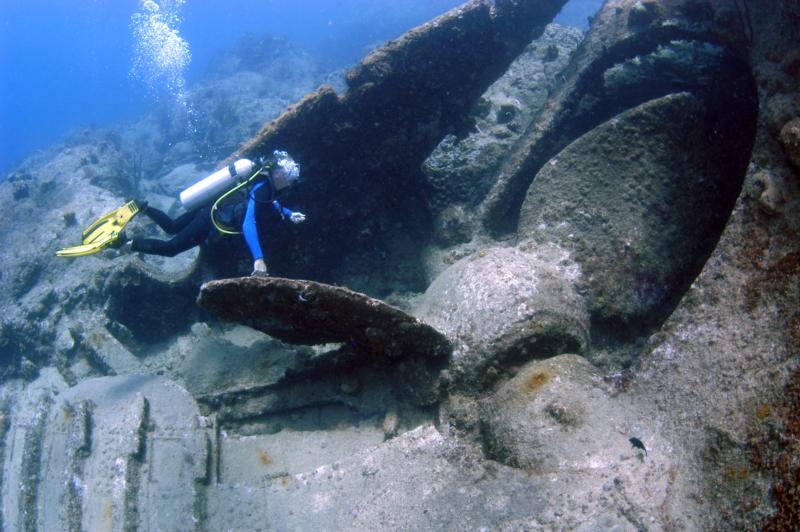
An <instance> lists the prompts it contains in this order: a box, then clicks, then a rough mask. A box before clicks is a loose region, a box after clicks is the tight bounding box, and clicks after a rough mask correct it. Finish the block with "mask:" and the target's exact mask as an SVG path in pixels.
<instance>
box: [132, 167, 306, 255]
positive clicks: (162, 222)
mask: <svg viewBox="0 0 800 532" xmlns="http://www.w3.org/2000/svg"><path fill="white" fill-rule="evenodd" d="M276 196H277V194H276V192H275V189H274V187H273V186H272V183H271V182H270V181H261V182H260V183H258V184H256V185H255V186H254V187H253V188H252V190H250V193H249V194H248V201H247V210H246V212H245V214H244V221H242V222H237V221H234V220H236V218H239V220H241V215H239V216H237V213H236V212H229V213H225V214H228V216H227V217H228V219H227V220H225V219H224V218H225V216H224V215H223V222H224V223H225V225H229V226H233V225H239V223H241V227H242V232H243V233H244V238H245V240H246V241H247V246H248V247H249V248H250V253H252V255H253V260H256V259H263V258H264V253H263V251H262V250H261V244H260V243H259V239H258V228H257V223H256V219H260V218H262V212H261V211H262V209H261V205H263V204H270V205H272V207H273V209H274V210H275V211H277V213H278V214H280V217H281V218H282V219H285V218H287V217H291V215H292V211H291V210H289V209H286V208H285V207H283V206H281V204H280V203H278V200H277V199H275V197H276ZM211 207H212V204H211V203H209V204H207V205H204V206H203V207H200V208H199V209H197V210H194V211H190V212H187V213H184V214H182V215H180V216H179V217H178V218H176V219H175V220H173V219H172V218H170V217H169V216H168V215H167V214H166V213H164V212H162V211H160V210H158V209H156V208H154V207H150V206H149V205H148V206H147V207H145V208H144V209H142V211H141V212H143V213H144V214H145V215H146V216H147V217H149V218H150V219H151V220H153V221H154V222H155V223H156V224H157V225H158V226H159V227H160V228H161V229H163V230H164V232H166V233H167V234H170V235H175V237H174V238H172V239H170V240H158V239H155V238H134V239H133V241H132V242H131V251H137V252H139V253H147V254H149V255H161V256H164V257H174V256H175V255H177V254H178V253H182V252H184V251H187V250H189V249H192V248H193V247H195V246H199V245H200V244H202V243H203V242H205V241H206V239H207V238H208V237H209V236H210V235H211V234H212V233H213V231H214V224H213V223H212V222H211ZM233 210H234V211H235V210H236V209H233Z"/></svg>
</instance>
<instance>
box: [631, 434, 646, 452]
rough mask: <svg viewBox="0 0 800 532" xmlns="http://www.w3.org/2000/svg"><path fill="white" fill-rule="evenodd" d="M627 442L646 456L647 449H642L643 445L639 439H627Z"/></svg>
mask: <svg viewBox="0 0 800 532" xmlns="http://www.w3.org/2000/svg"><path fill="white" fill-rule="evenodd" d="M628 441H629V442H631V445H633V446H634V447H636V448H637V449H641V450H643V451H644V455H645V456H647V449H645V448H644V443H642V440H640V439H639V438H629V439H628Z"/></svg>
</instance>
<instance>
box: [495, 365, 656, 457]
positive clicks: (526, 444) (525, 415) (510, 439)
mask: <svg viewBox="0 0 800 532" xmlns="http://www.w3.org/2000/svg"><path fill="white" fill-rule="evenodd" d="M637 422H638V419H637V416H636V415H635V413H634V412H630V411H628V409H627V408H626V407H623V406H621V405H620V404H619V402H618V401H617V402H615V401H614V399H613V398H612V397H611V395H610V393H609V390H608V389H607V388H606V386H605V385H604V384H603V380H602V377H601V375H600V373H599V372H598V371H597V370H596V369H595V368H594V367H593V366H592V364H590V363H589V362H588V361H587V360H586V359H584V358H582V357H579V356H576V355H560V356H557V357H554V358H550V359H547V360H539V361H535V362H530V363H528V364H527V365H526V366H524V367H523V368H522V369H521V370H520V371H519V373H518V374H517V375H516V376H514V377H513V378H512V379H510V380H508V381H506V382H505V383H503V384H502V386H500V388H498V390H497V392H495V393H494V394H493V395H491V396H490V397H488V398H486V399H485V400H483V401H482V403H481V432H482V434H483V436H484V440H483V441H484V444H485V445H486V449H487V453H488V457H489V458H491V459H493V460H497V461H499V462H502V463H504V464H507V465H510V466H512V467H518V468H532V469H534V470H538V471H555V470H559V469H562V468H567V469H591V468H608V467H611V466H612V465H613V464H614V463H616V462H617V461H618V460H619V457H620V455H623V456H624V455H628V456H630V457H632V456H635V455H636V454H637V453H636V451H635V450H634V449H632V448H631V445H630V443H629V441H628V438H629V436H628V434H629V432H630V429H629V428H630V426H631V425H635V424H636V423H637ZM648 440H650V439H649V438H648ZM649 443H651V446H652V442H651V441H650V442H649Z"/></svg>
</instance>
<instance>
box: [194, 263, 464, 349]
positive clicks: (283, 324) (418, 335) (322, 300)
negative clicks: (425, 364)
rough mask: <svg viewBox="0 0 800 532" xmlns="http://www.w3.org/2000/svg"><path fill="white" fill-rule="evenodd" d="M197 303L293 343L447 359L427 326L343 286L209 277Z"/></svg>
mask: <svg viewBox="0 0 800 532" xmlns="http://www.w3.org/2000/svg"><path fill="white" fill-rule="evenodd" d="M198 303H199V304H200V305H201V306H202V307H203V308H205V309H207V310H210V311H212V312H214V313H216V314H217V315H219V316H220V317H221V318H222V319H225V320H229V321H236V322H238V323H241V324H244V325H248V326H250V327H252V328H254V329H257V330H259V331H262V332H265V333H267V334H269V335H270V336H274V337H275V338H278V339H279V340H282V341H284V342H288V343H293V344H305V345H316V344H327V343H345V344H349V345H350V346H352V347H353V348H354V349H355V350H356V351H357V352H362V353H366V354H369V356H371V357H373V358H374V359H375V360H391V359H398V358H402V357H405V356H408V355H412V354H413V355H423V356H425V357H429V358H431V359H442V358H446V357H447V356H448V355H449V353H450V351H451V346H450V342H449V341H448V340H447V339H446V338H445V337H444V336H442V335H441V334H440V333H439V332H437V331H436V330H435V329H433V328H432V327H430V326H428V325H426V324H424V323H422V322H421V321H420V320H418V319H416V318H414V317H412V316H409V315H408V314H406V313H405V312H403V311H401V310H399V309H397V308H394V307H392V306H390V305H387V304H386V303H383V302H382V301H379V300H377V299H372V298H370V297H368V296H366V295H364V294H360V293H358V292H353V291H352V290H348V289H347V288H341V287H338V286H330V285H326V284H322V283H316V282H314V281H302V280H293V279H282V278H279V277H269V278H259V277H241V278H235V279H222V280H218V281H210V282H208V283H205V284H204V285H203V286H202V287H201V288H200V296H199V297H198Z"/></svg>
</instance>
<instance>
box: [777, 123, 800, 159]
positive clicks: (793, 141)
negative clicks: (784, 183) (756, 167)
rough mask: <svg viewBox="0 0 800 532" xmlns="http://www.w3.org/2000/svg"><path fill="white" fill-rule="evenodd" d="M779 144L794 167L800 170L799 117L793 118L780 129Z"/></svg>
mask: <svg viewBox="0 0 800 532" xmlns="http://www.w3.org/2000/svg"><path fill="white" fill-rule="evenodd" d="M780 139H781V144H783V148H784V149H785V150H786V155H788V156H789V160H790V161H792V164H793V165H794V167H795V169H796V170H798V171H800V118H794V119H792V120H790V121H788V122H786V124H785V125H784V126H783V128H782V129H781V136H780Z"/></svg>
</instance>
